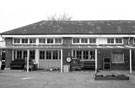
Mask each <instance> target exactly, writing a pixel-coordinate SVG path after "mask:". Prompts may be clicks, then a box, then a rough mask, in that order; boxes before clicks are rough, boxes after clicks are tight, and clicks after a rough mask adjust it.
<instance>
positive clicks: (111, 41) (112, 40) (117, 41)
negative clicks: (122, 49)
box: [107, 38, 123, 44]
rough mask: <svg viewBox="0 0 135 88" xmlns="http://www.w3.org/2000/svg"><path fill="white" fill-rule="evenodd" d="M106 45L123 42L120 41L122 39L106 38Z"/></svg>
mask: <svg viewBox="0 0 135 88" xmlns="http://www.w3.org/2000/svg"><path fill="white" fill-rule="evenodd" d="M107 43H109V44H122V43H123V40H122V38H108V39H107Z"/></svg>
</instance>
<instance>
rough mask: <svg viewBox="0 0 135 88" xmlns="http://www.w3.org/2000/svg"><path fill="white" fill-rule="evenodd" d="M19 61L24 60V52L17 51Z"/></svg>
mask: <svg viewBox="0 0 135 88" xmlns="http://www.w3.org/2000/svg"><path fill="white" fill-rule="evenodd" d="M17 59H22V51H20V50H18V51H17Z"/></svg>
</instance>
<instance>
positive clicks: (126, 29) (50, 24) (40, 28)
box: [1, 20, 135, 35]
mask: <svg viewBox="0 0 135 88" xmlns="http://www.w3.org/2000/svg"><path fill="white" fill-rule="evenodd" d="M1 34H2V35H44V34H135V21H132V20H104V21H103V20H100V21H60V22H59V21H40V22H37V23H33V24H30V25H27V26H24V27H20V28H17V29H13V30H10V31H6V32H3V33H1Z"/></svg>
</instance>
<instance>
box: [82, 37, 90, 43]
mask: <svg viewBox="0 0 135 88" xmlns="http://www.w3.org/2000/svg"><path fill="white" fill-rule="evenodd" d="M83 39H86V41H87V42H84V41H83ZM88 42H89V41H88V38H80V43H81V44H88Z"/></svg>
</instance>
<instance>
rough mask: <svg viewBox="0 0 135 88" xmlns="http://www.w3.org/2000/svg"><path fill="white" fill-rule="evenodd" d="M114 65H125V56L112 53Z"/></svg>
mask: <svg viewBox="0 0 135 88" xmlns="http://www.w3.org/2000/svg"><path fill="white" fill-rule="evenodd" d="M112 63H124V54H123V53H112Z"/></svg>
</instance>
